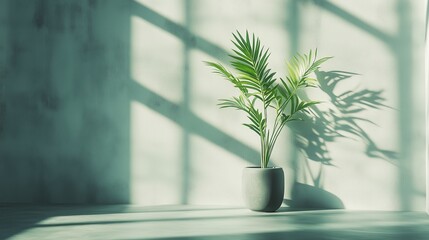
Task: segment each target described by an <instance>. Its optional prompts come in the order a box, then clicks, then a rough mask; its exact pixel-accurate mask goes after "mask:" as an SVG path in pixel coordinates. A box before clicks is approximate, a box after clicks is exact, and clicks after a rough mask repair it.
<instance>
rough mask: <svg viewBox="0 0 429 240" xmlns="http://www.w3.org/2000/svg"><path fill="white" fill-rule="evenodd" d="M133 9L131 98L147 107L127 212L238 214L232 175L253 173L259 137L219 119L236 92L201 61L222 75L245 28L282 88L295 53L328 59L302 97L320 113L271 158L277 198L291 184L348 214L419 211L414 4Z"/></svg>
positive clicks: (248, 2) (419, 18)
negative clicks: (280, 172)
mask: <svg viewBox="0 0 429 240" xmlns="http://www.w3.org/2000/svg"><path fill="white" fill-rule="evenodd" d="M136 3H137V2H136ZM137 4H139V5H138V6H139V8H141V11H140V12H139V11H136V14H135V16H133V17H132V18H131V23H132V43H131V45H132V49H131V53H132V70H131V72H132V78H133V81H135V82H136V84H135V88H136V89H140V88H141V89H142V91H141V92H140V93H139V92H138V91H137V94H138V95H146V96H149V97H146V98H145V97H139V96H137V98H138V99H140V100H137V101H134V102H133V103H132V105H131V106H132V107H131V110H132V119H131V121H132V124H131V127H132V130H131V132H132V164H133V169H132V172H133V179H132V186H133V187H132V189H133V190H132V192H133V202H134V203H141V204H146V205H150V204H161V203H192V204H233V205H237V204H241V203H242V201H241V187H240V185H241V169H242V168H243V167H244V166H246V165H254V164H258V161H259V158H258V151H259V146H258V141H257V137H256V136H255V135H254V134H253V133H252V132H250V131H249V130H247V129H245V128H243V127H242V126H241V123H242V122H245V121H246V117H245V116H244V115H243V114H241V113H239V112H237V111H233V110H219V109H218V108H217V107H216V105H215V104H216V103H217V99H219V98H227V97H229V96H231V95H233V94H235V93H236V92H235V90H234V89H233V88H232V87H231V86H230V85H229V84H228V83H227V82H226V81H224V80H223V79H221V78H220V77H219V76H216V75H214V74H212V73H211V70H210V69H209V68H208V67H206V66H205V65H204V63H203V61H207V60H210V61H212V60H214V61H218V62H223V63H225V60H226V59H227V58H226V57H225V56H226V54H227V52H228V51H229V49H230V47H231V45H232V44H231V43H230V39H231V32H233V31H235V30H236V29H240V30H245V29H248V30H249V31H251V32H255V33H256V34H257V35H258V36H260V37H261V40H262V42H263V44H264V45H266V46H267V47H269V48H270V50H271V52H272V56H271V59H270V60H271V63H272V65H271V67H272V68H273V69H274V70H275V71H277V72H278V73H279V74H278V76H279V77H280V76H284V74H285V68H284V61H285V60H286V59H289V58H290V56H292V55H293V54H294V53H295V52H307V51H308V50H309V49H314V48H318V50H319V55H320V56H334V58H333V59H332V60H330V61H329V62H327V63H326V64H325V65H324V66H323V67H322V69H321V72H319V73H318V77H319V79H321V81H322V82H321V85H322V90H321V91H315V92H311V93H308V95H307V96H310V97H311V98H316V99H323V100H324V101H326V103H323V104H322V105H321V106H320V107H318V108H317V109H315V111H316V115H317V117H316V118H312V119H311V118H310V119H307V121H305V122H302V123H301V122H300V123H296V124H293V125H291V126H290V128H289V129H287V131H286V132H285V133H284V134H282V135H281V137H280V139H279V142H278V144H277V146H276V147H277V148H276V149H275V152H274V154H273V163H275V164H276V165H279V166H282V167H283V168H284V169H285V172H286V179H287V182H286V186H288V188H287V189H286V195H285V197H286V199H288V198H290V197H293V196H292V195H291V188H292V186H293V185H294V182H297V183H301V184H306V185H308V186H311V187H312V188H314V189H316V190H317V189H323V190H324V191H327V192H329V193H331V194H333V195H335V196H336V197H338V198H339V199H340V200H341V201H342V202H343V203H344V205H345V207H346V208H348V209H372V210H389V209H422V208H423V204H424V194H422V193H423V192H424V191H425V189H424V184H422V179H424V171H422V170H421V167H419V166H421V164H422V163H423V161H422V159H423V156H424V146H423V144H422V142H423V138H424V136H423V135H422V133H421V131H420V132H419V131H418V129H421V128H422V127H423V121H421V119H423V116H424V107H423V106H422V105H421V103H419V102H420V100H421V99H422V98H423V95H422V90H421V88H420V89H419V86H420V85H422V81H421V79H423V68H422V65H421V64H420V62H421V61H419V59H420V60H422V59H421V57H422V56H423V55H422V54H421V52H423V51H422V49H423V41H421V39H419V37H418V35H419V34H420V33H422V32H423V31H422V29H423V27H422V26H423V25H424V21H423V20H424V17H423V15H424V14H423V11H418V10H419V9H420V8H421V4H420V3H416V2H413V3H409V2H406V1H405V2H404V1H403V0H397V1H387V0H386V1H376V2H373V1H365V4H363V3H362V2H360V1H357V2H353V3H352V2H347V3H345V2H344V1H295V0H289V1H274V2H273V3H271V4H264V3H262V2H260V1H252V0H242V1H238V2H231V1H228V0H220V1H208V0H207V1H192V0H183V1H174V3H173V2H170V1H144V0H141V1H139V3H137ZM243 5H245V6H248V7H247V8H241V7H240V6H243ZM401 6H405V7H401ZM407 7H408V8H407ZM238 9H240V10H239V11H238ZM410 12H412V13H413V14H412V15H410V14H409V13H410ZM220 13H222V14H220ZM408 23H413V25H412V26H411V25H407V24H408ZM404 29H408V30H407V31H409V32H404ZM407 36H409V37H407ZM407 74H408V75H409V76H411V79H406V76H407ZM405 82H409V83H410V86H411V87H407V85H404V84H406V83H405ZM147 98H151V99H149V100H148V99H147ZM142 99H143V100H142ZM408 105H412V107H410V108H406V107H405V106H408ZM411 115H412V116H414V117H413V118H412V119H411V121H412V123H411V124H409V125H407V124H408V123H407V122H406V119H409V117H408V116H411ZM408 188H409V189H408Z"/></svg>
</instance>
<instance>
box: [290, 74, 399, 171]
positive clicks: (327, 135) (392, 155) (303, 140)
mask: <svg viewBox="0 0 429 240" xmlns="http://www.w3.org/2000/svg"><path fill="white" fill-rule="evenodd" d="M354 75H357V74H355V73H350V72H343V71H330V72H322V71H319V72H317V73H316V76H317V79H318V80H319V82H320V88H321V90H322V91H323V92H324V93H325V94H326V95H327V96H328V97H329V102H330V103H331V104H329V107H327V108H326V109H321V108H317V107H314V108H313V109H312V111H313V113H314V115H315V117H310V116H307V115H304V116H303V118H304V119H305V120H306V121H303V122H299V123H295V124H293V125H291V129H292V131H293V132H294V133H295V134H296V146H297V147H298V148H299V149H300V150H301V151H302V152H303V153H304V154H305V156H306V158H308V159H309V160H312V161H316V162H320V163H321V164H324V165H333V164H332V158H331V157H330V154H329V151H328V149H327V144H328V143H331V142H335V141H336V140H337V139H338V138H352V139H354V140H356V141H358V142H361V143H363V144H364V145H365V149H366V150H365V151H366V152H365V153H366V155H367V156H369V157H373V158H382V159H384V160H387V161H389V162H392V163H395V161H396V159H397V153H396V152H394V151H390V150H386V149H382V148H380V147H378V146H377V144H376V143H375V142H374V140H372V139H371V137H370V136H369V135H368V134H367V133H366V132H365V130H364V129H363V128H362V127H361V126H360V124H361V123H370V124H375V123H373V122H371V121H369V120H367V119H364V118H362V117H359V115H360V113H361V112H363V111H366V110H368V109H380V108H389V107H388V106H387V105H385V104H384V101H385V99H384V98H383V97H382V93H383V91H381V90H378V91H374V90H369V89H364V90H359V91H356V90H346V91H343V92H341V93H335V90H336V89H337V86H338V83H340V82H344V81H347V80H349V79H351V77H352V76H354Z"/></svg>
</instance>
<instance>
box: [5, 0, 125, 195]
mask: <svg viewBox="0 0 429 240" xmlns="http://www.w3.org/2000/svg"><path fill="white" fill-rule="evenodd" d="M127 5H128V2H117V1H45V0H40V1H13V0H12V1H1V2H0V9H1V10H0V11H1V13H0V15H1V16H0V76H1V77H0V129H1V130H0V202H40V203H67V202H71V203H121V202H122V203H124V202H129V171H130V170H129V118H130V117H129V99H128V94H127V88H126V86H127V82H128V81H129V73H128V72H129V31H130V27H129V15H128V14H129V8H128V7H127Z"/></svg>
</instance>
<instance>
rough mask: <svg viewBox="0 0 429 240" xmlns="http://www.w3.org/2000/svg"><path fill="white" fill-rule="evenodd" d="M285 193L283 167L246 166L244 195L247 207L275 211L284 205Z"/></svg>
mask: <svg viewBox="0 0 429 240" xmlns="http://www.w3.org/2000/svg"><path fill="white" fill-rule="evenodd" d="M283 195H284V173H283V169H282V168H278V167H273V168H261V167H246V168H244V170H243V197H244V202H245V204H246V206H247V208H249V209H250V210H253V211H260V212H275V211H276V210H277V209H279V207H280V206H281V205H282V202H283Z"/></svg>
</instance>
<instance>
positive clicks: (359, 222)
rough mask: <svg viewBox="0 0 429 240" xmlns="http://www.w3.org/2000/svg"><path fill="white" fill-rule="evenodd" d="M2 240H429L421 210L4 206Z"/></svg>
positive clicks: (428, 222) (0, 222)
mask: <svg viewBox="0 0 429 240" xmlns="http://www.w3.org/2000/svg"><path fill="white" fill-rule="evenodd" d="M0 239H251V240H252V239H312V240H318V239H348V240H350V239H352V240H353V239H401V240H402V239H413V240H419V239H422V240H423V239H429V217H428V216H427V215H426V213H423V212H381V211H380V212H373V211H372V212H363V211H347V210H319V211H292V210H291V209H289V208H281V209H280V210H279V211H278V212H275V213H257V212H251V211H249V210H247V209H242V208H234V207H207V206H157V207H137V206H117V205H116V206H95V207H90V206H79V207H77V206H49V207H34V206H17V205H14V206H0Z"/></svg>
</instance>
